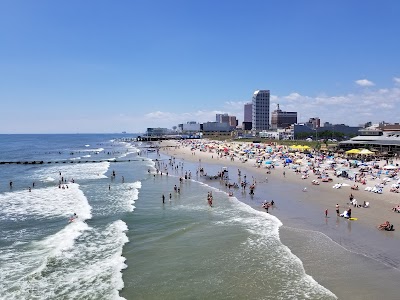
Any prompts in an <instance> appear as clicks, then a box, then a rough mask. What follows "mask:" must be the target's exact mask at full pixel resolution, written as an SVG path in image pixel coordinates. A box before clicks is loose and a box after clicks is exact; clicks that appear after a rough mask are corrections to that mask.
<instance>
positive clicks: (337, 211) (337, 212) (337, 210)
mask: <svg viewBox="0 0 400 300" xmlns="http://www.w3.org/2000/svg"><path fill="white" fill-rule="evenodd" d="M336 214H337V215H338V216H339V215H340V211H339V204H338V203H336Z"/></svg>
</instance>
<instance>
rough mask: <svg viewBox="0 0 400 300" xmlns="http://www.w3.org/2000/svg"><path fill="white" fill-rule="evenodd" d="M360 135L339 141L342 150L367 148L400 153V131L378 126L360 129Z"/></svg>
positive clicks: (386, 153) (387, 153) (382, 152)
mask: <svg viewBox="0 0 400 300" xmlns="http://www.w3.org/2000/svg"><path fill="white" fill-rule="evenodd" d="M359 132H360V135H359V136H356V137H354V138H352V139H350V140H347V141H343V142H340V143H339V148H340V149H342V150H350V149H353V148H358V149H359V148H367V149H371V150H373V151H378V152H380V153H381V154H384V155H393V154H397V155H398V154H400V132H399V131H382V130H380V129H378V128H364V129H360V131H359Z"/></svg>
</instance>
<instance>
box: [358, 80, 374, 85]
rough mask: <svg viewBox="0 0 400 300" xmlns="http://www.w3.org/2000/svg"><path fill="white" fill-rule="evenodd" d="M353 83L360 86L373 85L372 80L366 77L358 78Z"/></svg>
mask: <svg viewBox="0 0 400 300" xmlns="http://www.w3.org/2000/svg"><path fill="white" fill-rule="evenodd" d="M355 83H357V84H358V85H360V86H374V85H375V83H373V82H372V81H369V80H368V79H359V80H356V81H355Z"/></svg>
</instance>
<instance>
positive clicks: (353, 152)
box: [346, 149, 361, 154]
mask: <svg viewBox="0 0 400 300" xmlns="http://www.w3.org/2000/svg"><path fill="white" fill-rule="evenodd" d="M360 152H361V150H359V149H351V150H348V151H346V154H359V153H360Z"/></svg>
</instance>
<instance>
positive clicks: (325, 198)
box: [160, 141, 400, 299]
mask: <svg viewBox="0 0 400 300" xmlns="http://www.w3.org/2000/svg"><path fill="white" fill-rule="evenodd" d="M207 143H214V142H211V141H202V145H205V144H207ZM218 143H220V142H218ZM221 144H222V143H221ZM200 145H201V144H193V143H191V142H188V141H186V142H177V141H163V142H162V143H160V146H161V151H162V152H163V153H164V154H166V155H168V156H173V157H177V158H181V159H183V160H185V161H187V162H190V163H192V164H195V165H197V166H204V168H205V171H206V172H207V166H208V165H214V166H215V165H217V166H220V167H221V168H222V167H227V168H229V170H230V172H231V173H232V172H234V173H236V172H237V169H240V171H241V173H242V178H243V176H244V175H246V177H247V181H248V182H256V189H255V196H254V198H253V197H252V198H249V197H248V196H247V192H246V193H243V192H242V191H241V189H240V188H239V189H236V190H235V189H232V191H233V193H234V195H235V196H238V199H240V200H241V201H243V202H246V203H247V204H249V205H251V206H252V207H255V208H257V209H260V210H263V209H262V208H261V203H262V202H263V201H265V200H267V201H271V200H272V199H273V200H274V201H275V203H276V204H275V206H274V207H272V209H270V211H269V212H270V213H271V214H273V215H275V216H277V217H278V218H279V219H280V220H281V221H282V223H283V226H282V227H281V228H280V234H281V239H282V241H283V242H284V243H285V244H286V245H287V246H288V247H289V248H290V249H291V250H292V252H293V253H294V254H296V255H297V256H298V257H299V258H300V259H301V260H302V261H303V264H304V266H305V269H306V271H307V273H310V274H311V275H312V276H313V277H315V278H317V280H318V281H319V282H321V283H322V284H324V285H326V286H327V287H328V288H329V289H331V290H332V291H334V292H335V294H336V295H338V296H339V298H340V299H345V297H343V295H346V294H348V293H351V294H354V296H353V297H352V298H353V299H380V298H379V295H380V293H382V292H383V291H385V295H386V296H385V299H396V298H397V290H396V285H397V283H396V282H397V280H398V279H399V278H400V272H399V269H400V254H399V253H398V249H399V246H400V239H399V235H398V230H399V228H400V227H399V226H400V219H399V218H400V214H398V213H396V212H394V211H393V210H392V208H393V207H394V206H397V205H398V204H400V194H398V193H394V192H390V189H392V185H394V184H395V183H396V182H397V179H396V178H397V174H395V176H391V175H393V173H391V172H392V171H390V172H386V171H385V170H384V166H385V165H386V164H387V162H386V161H378V162H375V164H377V165H378V166H377V167H376V169H377V170H382V171H383V172H382V174H380V176H379V177H380V178H379V177H376V178H375V176H374V173H368V175H366V176H365V177H364V179H365V180H366V183H365V184H362V182H356V183H355V182H354V180H350V179H347V178H344V177H337V176H336V175H335V174H336V170H334V169H333V168H332V169H331V168H325V167H326V164H323V163H322V161H321V166H320V169H323V173H324V175H327V176H329V178H332V181H329V182H322V180H321V178H318V177H320V176H319V175H316V174H314V173H313V172H311V171H308V172H304V171H305V170H306V169H310V168H309V167H307V163H306V157H305V155H303V154H301V153H298V154H297V156H296V157H294V159H297V158H300V157H301V158H302V162H301V164H300V167H297V168H294V167H293V164H292V163H290V164H288V165H287V166H285V167H284V164H283V163H282V159H280V160H277V161H276V165H275V166H274V168H266V164H265V160H264V161H263V162H262V163H261V164H259V163H257V161H258V158H257V157H251V156H249V155H246V156H244V155H240V154H239V155H230V154H232V153H233V152H232V151H231V149H235V148H237V145H236V144H227V143H223V145H222V147H225V148H229V149H228V150H227V151H222V152H221V151H218V152H219V154H218V153H217V151H216V150H215V149H216V148H217V145H216V146H215V147H214V149H207V150H206V151H205V150H204V148H202V147H201V146H200ZM241 145H242V147H244V146H243V143H241ZM220 147H221V145H220ZM247 147H249V148H250V145H247ZM285 150H286V149H285ZM229 153H230V154H229ZM221 154H222V155H221ZM225 154H226V155H225ZM232 158H233V159H232ZM328 159H329V158H325V160H328ZM339 160H340V158H335V161H336V162H337V165H339ZM298 163H300V162H299V161H298ZM391 163H392V164H394V165H395V164H396V163H398V162H397V161H394V162H391ZM363 167H365V164H363V165H360V166H357V167H355V168H353V169H354V173H356V174H362V173H361V172H360V168H363ZM353 169H351V170H353ZM296 170H299V171H297V172H296ZM267 172H268V173H267ZM386 173H387V174H386ZM305 174H307V176H305ZM207 175H215V174H207ZM230 175H233V174H230ZM234 175H235V176H236V174H234ZM389 176H391V179H385V178H388V177H389ZM266 179H268V180H266ZM315 180H318V182H319V185H314V184H313V183H312V182H313V181H315ZM386 181H387V182H386ZM382 182H386V184H382ZM338 184H341V186H340V187H339V188H333V187H334V186H336V187H337V186H338ZM354 184H356V185H358V187H359V190H352V189H351V186H353V185H354ZM375 186H380V187H381V189H382V193H374V192H369V191H366V190H365V188H366V187H370V188H373V187H375ZM304 188H306V191H303V190H304ZM226 189H227V191H228V190H229V189H228V188H226ZM350 194H352V195H353V196H354V198H355V199H357V203H358V204H359V205H360V204H361V205H362V204H363V203H364V201H365V202H369V207H368V208H364V207H354V206H353V205H352V204H351V203H350V200H349V196H350ZM336 204H338V205H339V206H340V213H342V212H343V211H344V210H347V209H348V208H349V207H350V208H351V209H352V215H351V217H354V218H357V220H353V221H350V220H347V219H346V218H343V217H340V216H337V215H336V211H335V206H336ZM326 209H327V210H328V217H327V218H326V217H325V210H326ZM386 220H388V221H389V222H390V223H391V224H393V225H394V228H395V229H397V231H391V232H389V231H380V230H378V229H377V226H378V225H379V224H381V223H384V222H385V221H386ZM316 237H318V242H315V239H316ZM332 242H333V243H332ZM309 243H317V245H318V247H311V248H310V244H309ZM343 251H345V252H346V253H347V254H346V255H344V252H343ZM342 252H343V253H342ZM349 253H350V254H349ZM349 255H350V256H349ZM327 265H328V266H330V268H329V272H326V268H325V267H326V266H327ZM332 266H335V267H334V268H332ZM344 272H345V273H344ZM377 276H378V277H379V281H377V280H376V277H377Z"/></svg>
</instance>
